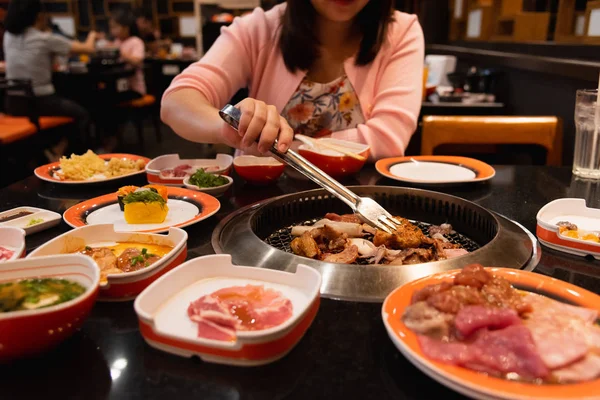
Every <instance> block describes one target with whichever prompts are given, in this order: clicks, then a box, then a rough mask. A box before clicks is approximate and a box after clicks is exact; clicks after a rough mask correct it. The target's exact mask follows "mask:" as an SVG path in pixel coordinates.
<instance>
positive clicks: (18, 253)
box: [0, 226, 25, 264]
mask: <svg viewBox="0 0 600 400" xmlns="http://www.w3.org/2000/svg"><path fill="white" fill-rule="evenodd" d="M24 255H25V231H24V230H23V229H21V228H17V227H13V226H0V264H2V263H4V262H7V261H12V260H16V259H17V258H20V257H23V256H24Z"/></svg>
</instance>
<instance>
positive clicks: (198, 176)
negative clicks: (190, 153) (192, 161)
mask: <svg viewBox="0 0 600 400" xmlns="http://www.w3.org/2000/svg"><path fill="white" fill-rule="evenodd" d="M189 182H190V183H191V184H192V185H194V186H198V187H199V188H214V187H217V186H223V185H226V184H227V183H229V181H228V180H227V178H225V177H224V176H220V175H213V174H210V173H209V172H208V171H207V170H205V169H203V168H199V169H198V170H196V172H194V173H193V174H192V175H191V176H190V179H189Z"/></svg>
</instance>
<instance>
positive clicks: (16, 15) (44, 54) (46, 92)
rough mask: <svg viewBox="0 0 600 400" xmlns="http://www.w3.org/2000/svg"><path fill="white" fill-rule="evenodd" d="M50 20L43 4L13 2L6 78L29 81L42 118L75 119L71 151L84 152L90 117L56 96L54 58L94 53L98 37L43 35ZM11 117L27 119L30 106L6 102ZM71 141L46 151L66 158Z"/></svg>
mask: <svg viewBox="0 0 600 400" xmlns="http://www.w3.org/2000/svg"><path fill="white" fill-rule="evenodd" d="M47 21H48V19H47V18H46V16H45V15H44V14H43V13H42V4H41V1H40V0H12V1H11V2H10V3H9V5H8V11H7V13H6V18H5V26H6V31H7V32H6V33H5V34H4V55H5V58H6V78H7V79H24V80H30V81H31V83H32V86H33V93H34V95H35V101H36V106H37V110H38V113H39V115H40V116H66V117H71V118H74V119H75V122H76V124H77V127H78V130H77V131H76V132H75V135H73V137H72V138H71V146H72V147H73V149H72V151H77V152H79V151H82V150H83V149H82V148H81V145H80V141H81V139H82V138H84V137H87V136H88V134H89V123H90V115H89V113H88V112H87V110H86V109H85V108H83V107H81V106H80V105H79V104H77V103H75V102H73V101H71V100H68V99H65V98H62V97H60V96H58V95H56V93H55V90H54V86H53V85H52V63H53V59H54V56H68V55H69V54H71V53H85V54H89V53H93V52H94V51H95V48H94V46H95V40H96V33H95V32H90V34H89V35H88V37H87V40H86V41H85V42H78V41H75V40H68V39H66V38H64V37H62V36H59V35H56V34H53V33H50V32H44V31H45V30H47V29H48V26H47ZM6 103H7V104H6V110H7V112H8V113H9V114H12V115H18V116H26V115H28V112H29V110H28V105H29V104H28V103H27V102H24V101H23V99H19V98H18V96H9V97H8V98H7V101H6ZM68 144H69V141H68V140H67V139H66V138H63V139H62V140H61V141H60V142H59V144H58V145H56V146H54V147H53V148H52V149H48V150H47V151H45V154H46V156H47V157H48V158H50V159H55V158H60V156H62V155H63V154H65V152H66V150H67V145H68Z"/></svg>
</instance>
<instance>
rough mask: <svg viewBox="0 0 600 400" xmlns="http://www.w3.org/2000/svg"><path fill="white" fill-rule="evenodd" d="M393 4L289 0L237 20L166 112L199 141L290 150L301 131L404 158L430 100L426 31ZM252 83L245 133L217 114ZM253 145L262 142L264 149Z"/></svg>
mask: <svg viewBox="0 0 600 400" xmlns="http://www.w3.org/2000/svg"><path fill="white" fill-rule="evenodd" d="M393 4H394V1H393V0H310V1H308V0H288V1H287V5H286V4H282V5H280V6H277V7H274V8H273V9H271V10H270V11H268V12H264V11H263V10H262V9H260V8H259V9H256V10H254V12H253V13H252V14H251V15H248V16H245V17H242V18H236V19H235V21H234V22H233V24H232V25H231V26H230V27H227V28H223V29H222V31H221V35H220V36H219V38H218V39H217V41H216V42H215V44H214V45H213V46H212V47H211V48H210V50H209V51H208V52H207V53H206V55H205V56H204V57H203V58H202V59H201V60H200V61H198V62H197V63H195V64H193V65H191V66H190V67H188V68H187V69H186V70H185V71H183V73H182V74H181V75H179V76H178V77H176V78H175V79H174V81H173V83H172V84H171V87H170V88H169V89H168V90H167V92H166V93H165V95H164V97H163V100H162V110H161V116H162V119H163V121H164V122H165V123H167V124H168V125H169V126H171V128H173V130H174V131H175V132H177V134H179V135H180V136H181V137H183V138H186V139H188V140H191V141H195V142H202V143H224V144H227V145H229V146H232V147H235V148H238V149H241V150H243V151H245V152H256V151H258V152H261V153H266V152H267V151H268V149H269V148H270V147H271V145H272V144H273V143H274V141H275V139H278V142H279V149H280V150H281V151H286V150H287V149H288V148H289V146H290V145H291V142H292V140H293V134H294V131H295V132H296V133H303V134H306V135H310V136H313V137H323V136H331V137H333V138H337V139H345V140H350V141H355V142H360V143H366V144H368V145H369V146H371V158H372V159H378V158H383V157H391V156H400V155H403V154H404V150H405V149H406V146H407V144H408V142H409V140H410V138H411V136H412V134H413V132H414V130H415V128H416V124H417V118H418V115H419V111H420V107H421V99H422V85H423V58H424V43H423V33H422V31H421V27H420V25H419V22H418V21H417V18H416V17H415V16H413V15H408V14H405V13H401V12H399V11H394V10H393ZM244 87H248V88H249V91H250V97H248V98H246V99H244V100H243V101H241V102H240V103H239V104H237V107H238V108H240V109H241V111H242V119H241V121H240V129H239V133H238V132H236V131H234V130H233V129H231V128H230V127H229V126H228V125H227V124H226V123H224V122H223V121H222V120H221V118H220V117H219V115H218V110H219V109H221V108H222V107H223V106H224V105H225V104H227V102H228V101H229V100H230V99H231V97H232V96H233V95H234V94H235V93H236V92H237V91H238V90H239V89H241V88H244ZM255 142H258V144H256V143H255Z"/></svg>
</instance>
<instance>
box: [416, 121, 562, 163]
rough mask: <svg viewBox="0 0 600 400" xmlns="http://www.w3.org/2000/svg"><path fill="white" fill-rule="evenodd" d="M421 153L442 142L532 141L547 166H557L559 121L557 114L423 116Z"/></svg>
mask: <svg viewBox="0 0 600 400" xmlns="http://www.w3.org/2000/svg"><path fill="white" fill-rule="evenodd" d="M422 134H423V138H422V141H421V154H422V155H433V152H434V150H435V148H436V147H438V146H440V145H445V144H472V145H480V144H493V145H495V144H534V145H538V146H542V147H544V148H545V149H546V151H547V157H546V164H547V165H561V162H562V121H561V119H560V118H558V117H515V116H483V117H470V116H425V117H423V124H422Z"/></svg>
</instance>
